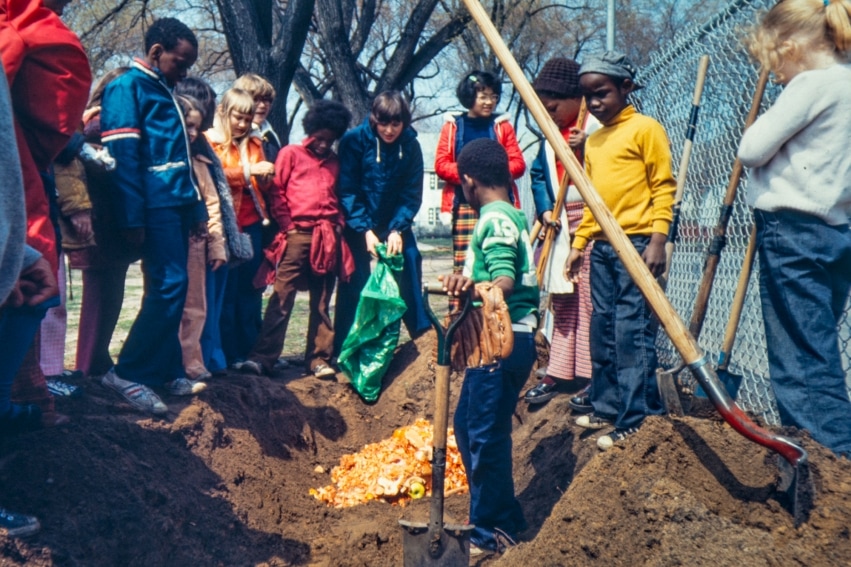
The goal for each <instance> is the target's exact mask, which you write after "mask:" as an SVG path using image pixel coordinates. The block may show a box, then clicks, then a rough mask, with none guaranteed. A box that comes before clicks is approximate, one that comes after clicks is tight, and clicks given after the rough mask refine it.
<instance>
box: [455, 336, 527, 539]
mask: <svg viewBox="0 0 851 567" xmlns="http://www.w3.org/2000/svg"><path fill="white" fill-rule="evenodd" d="M535 357H536V354H535V340H534V335H533V333H519V332H515V333H514V350H513V351H512V352H511V356H509V357H508V358H506V359H505V360H503V361H501V362H500V363H498V364H494V365H491V366H485V367H482V368H468V369H467V371H466V372H465V373H464V383H463V384H462V385H461V396H460V397H459V398H458V408H457V409H456V410H455V419H454V425H455V440H456V441H457V443H458V450H459V451H460V453H461V460H462V461H463V462H464V469H465V470H466V472H467V481H468V482H469V484H470V523H472V524H475V526H476V527H475V529H474V530H473V532H472V534H471V541H472V542H473V543H474V544H476V545H478V546H479V547H482V548H485V549H493V548H494V546H495V545H496V540H495V539H494V529H495V528H499V529H500V530H502V531H504V532H505V533H507V534H508V535H509V536H511V537H512V538H514V537H516V535H517V533H518V532H521V531H523V530H524V529H526V520H525V519H524V518H523V511H522V510H521V509H520V503H519V502H517V499H516V498H515V497H514V478H513V476H512V467H511V419H512V416H513V415H514V408H515V406H516V405H517V397H518V396H519V394H520V389H521V388H522V387H523V384H525V383H526V380H527V379H528V378H529V372H531V370H532V364H533V363H534V361H535Z"/></svg>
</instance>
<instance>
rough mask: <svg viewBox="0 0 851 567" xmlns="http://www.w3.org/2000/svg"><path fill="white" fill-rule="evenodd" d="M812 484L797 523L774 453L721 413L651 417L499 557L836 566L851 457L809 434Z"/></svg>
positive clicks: (850, 504)
mask: <svg viewBox="0 0 851 567" xmlns="http://www.w3.org/2000/svg"><path fill="white" fill-rule="evenodd" d="M806 448H807V450H808V452H809V453H810V458H811V463H812V466H811V468H812V477H813V480H814V486H815V489H816V497H815V500H816V502H815V505H816V508H815V510H814V511H813V513H812V515H811V517H810V520H809V521H808V522H807V523H805V524H803V525H802V526H800V527H799V528H795V527H794V524H793V518H792V516H791V515H790V514H789V513H788V512H787V510H786V509H784V507H783V505H784V504H781V503H785V502H786V500H787V499H786V497H785V494H783V493H779V492H778V491H777V486H778V484H777V482H778V476H779V468H778V466H777V459H776V457H775V456H774V455H773V454H772V453H771V452H770V451H767V450H765V449H763V448H761V447H759V446H757V445H754V444H753V443H751V442H749V441H747V440H746V439H745V438H743V437H742V436H740V435H739V434H738V433H736V432H735V431H734V430H733V429H732V428H730V427H729V426H728V425H727V424H725V423H723V422H720V421H717V420H698V419H693V418H685V419H682V420H676V421H671V420H668V419H665V418H652V419H648V420H647V422H646V423H645V425H644V426H643V427H642V428H641V430H640V432H639V433H638V434H636V435H635V436H634V437H633V438H632V439H631V440H630V443H629V444H628V445H627V446H626V447H625V448H623V449H621V448H616V449H613V450H612V451H610V452H608V453H605V454H600V455H599V456H597V457H595V458H594V459H593V460H591V461H590V462H589V463H588V465H587V466H586V467H585V468H584V469H583V470H582V471H581V472H580V473H579V474H578V475H577V476H576V478H575V479H574V480H573V482H572V484H571V486H570V488H569V489H568V491H567V493H566V494H565V496H564V498H562V499H561V500H560V501H559V502H558V504H556V506H555V507H554V509H553V510H552V514H551V516H550V517H549V518H548V519H547V520H546V521H545V522H544V525H543V527H542V528H541V531H540V533H539V534H538V536H537V537H536V538H535V540H534V541H532V542H529V543H526V544H522V545H520V546H519V547H517V548H515V549H512V550H510V551H509V552H508V553H506V554H505V556H504V557H503V558H502V559H501V561H499V564H500V565H502V564H505V565H541V566H545V565H546V566H549V565H586V564H589V563H596V562H599V563H600V564H603V565H625V564H630V565H749V566H757V565H841V564H847V562H848V557H849V553H851V542H849V526H851V463H849V461H848V460H846V459H841V460H839V459H837V458H836V457H834V456H833V454H832V453H830V452H829V451H827V450H826V449H824V448H823V447H820V446H818V445H817V444H815V443H813V442H809V441H808V442H807V443H806Z"/></svg>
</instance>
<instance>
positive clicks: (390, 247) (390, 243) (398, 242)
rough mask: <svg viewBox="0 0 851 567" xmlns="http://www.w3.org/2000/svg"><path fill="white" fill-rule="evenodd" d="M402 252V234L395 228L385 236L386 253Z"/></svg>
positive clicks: (392, 254)
mask: <svg viewBox="0 0 851 567" xmlns="http://www.w3.org/2000/svg"><path fill="white" fill-rule="evenodd" d="M400 252H402V235H401V234H399V233H398V232H396V231H395V230H394V231H393V232H391V233H390V235H389V236H387V254H388V255H390V256H395V255H396V254H399V253H400Z"/></svg>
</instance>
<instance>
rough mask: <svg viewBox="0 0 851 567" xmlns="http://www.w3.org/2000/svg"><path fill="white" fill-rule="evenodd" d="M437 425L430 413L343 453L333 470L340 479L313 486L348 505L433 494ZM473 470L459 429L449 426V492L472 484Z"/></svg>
mask: <svg viewBox="0 0 851 567" xmlns="http://www.w3.org/2000/svg"><path fill="white" fill-rule="evenodd" d="M431 457H432V426H431V424H430V423H429V422H428V421H427V420H425V419H418V420H417V421H416V422H415V423H414V424H413V425H409V426H407V427H401V428H399V429H397V430H396V431H394V432H393V435H392V437H390V438H389V439H385V440H383V441H380V442H378V443H371V444H369V445H366V446H364V448H363V450H362V451H360V452H358V453H354V454H349V455H343V457H342V458H341V459H340V464H339V465H338V466H336V467H334V468H333V469H332V470H331V481H332V482H334V483H335V484H332V485H328V486H326V487H324V488H311V489H310V494H311V495H312V496H313V497H314V498H316V499H317V500H321V501H323V502H325V503H327V504H328V505H329V506H334V507H337V508H348V507H350V506H355V505H357V504H363V503H365V502H369V501H370V500H381V501H384V502H389V503H390V504H398V505H400V506H404V505H406V504H407V503H408V501H410V500H411V499H417V498H422V497H423V496H424V495H430V494H431ZM467 488H468V486H467V475H466V474H465V473H464V465H463V464H462V463H461V454H460V453H459V452H458V445H457V444H456V442H455V435H454V434H453V432H452V429H451V428H450V429H449V432H448V436H447V439H446V475H445V480H444V494H446V495H449V494H455V493H457V492H462V491H464V490H467Z"/></svg>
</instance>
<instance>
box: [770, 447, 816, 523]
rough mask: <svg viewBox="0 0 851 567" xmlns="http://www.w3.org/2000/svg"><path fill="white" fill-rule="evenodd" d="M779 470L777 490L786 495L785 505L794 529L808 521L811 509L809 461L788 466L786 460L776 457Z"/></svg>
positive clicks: (812, 488)
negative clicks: (792, 519) (792, 520)
mask: <svg viewBox="0 0 851 567" xmlns="http://www.w3.org/2000/svg"><path fill="white" fill-rule="evenodd" d="M777 461H778V462H777V464H778V467H779V469H780V483H779V489H780V491H781V492H783V493H785V495H786V498H785V500H786V505H787V508H788V509H789V512H790V513H791V514H792V517H793V518H794V520H795V527H798V526H800V525H801V524H803V523H804V522H806V521H807V520H809V519H810V511H811V510H812V508H813V493H814V491H815V488H814V487H813V481H812V479H811V478H810V463H809V461H806V460H805V461H803V462H799V463H798V464H797V465H793V464H790V463H789V462H788V461H787V460H786V459H784V458H782V457H779V456H778V457H777Z"/></svg>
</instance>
